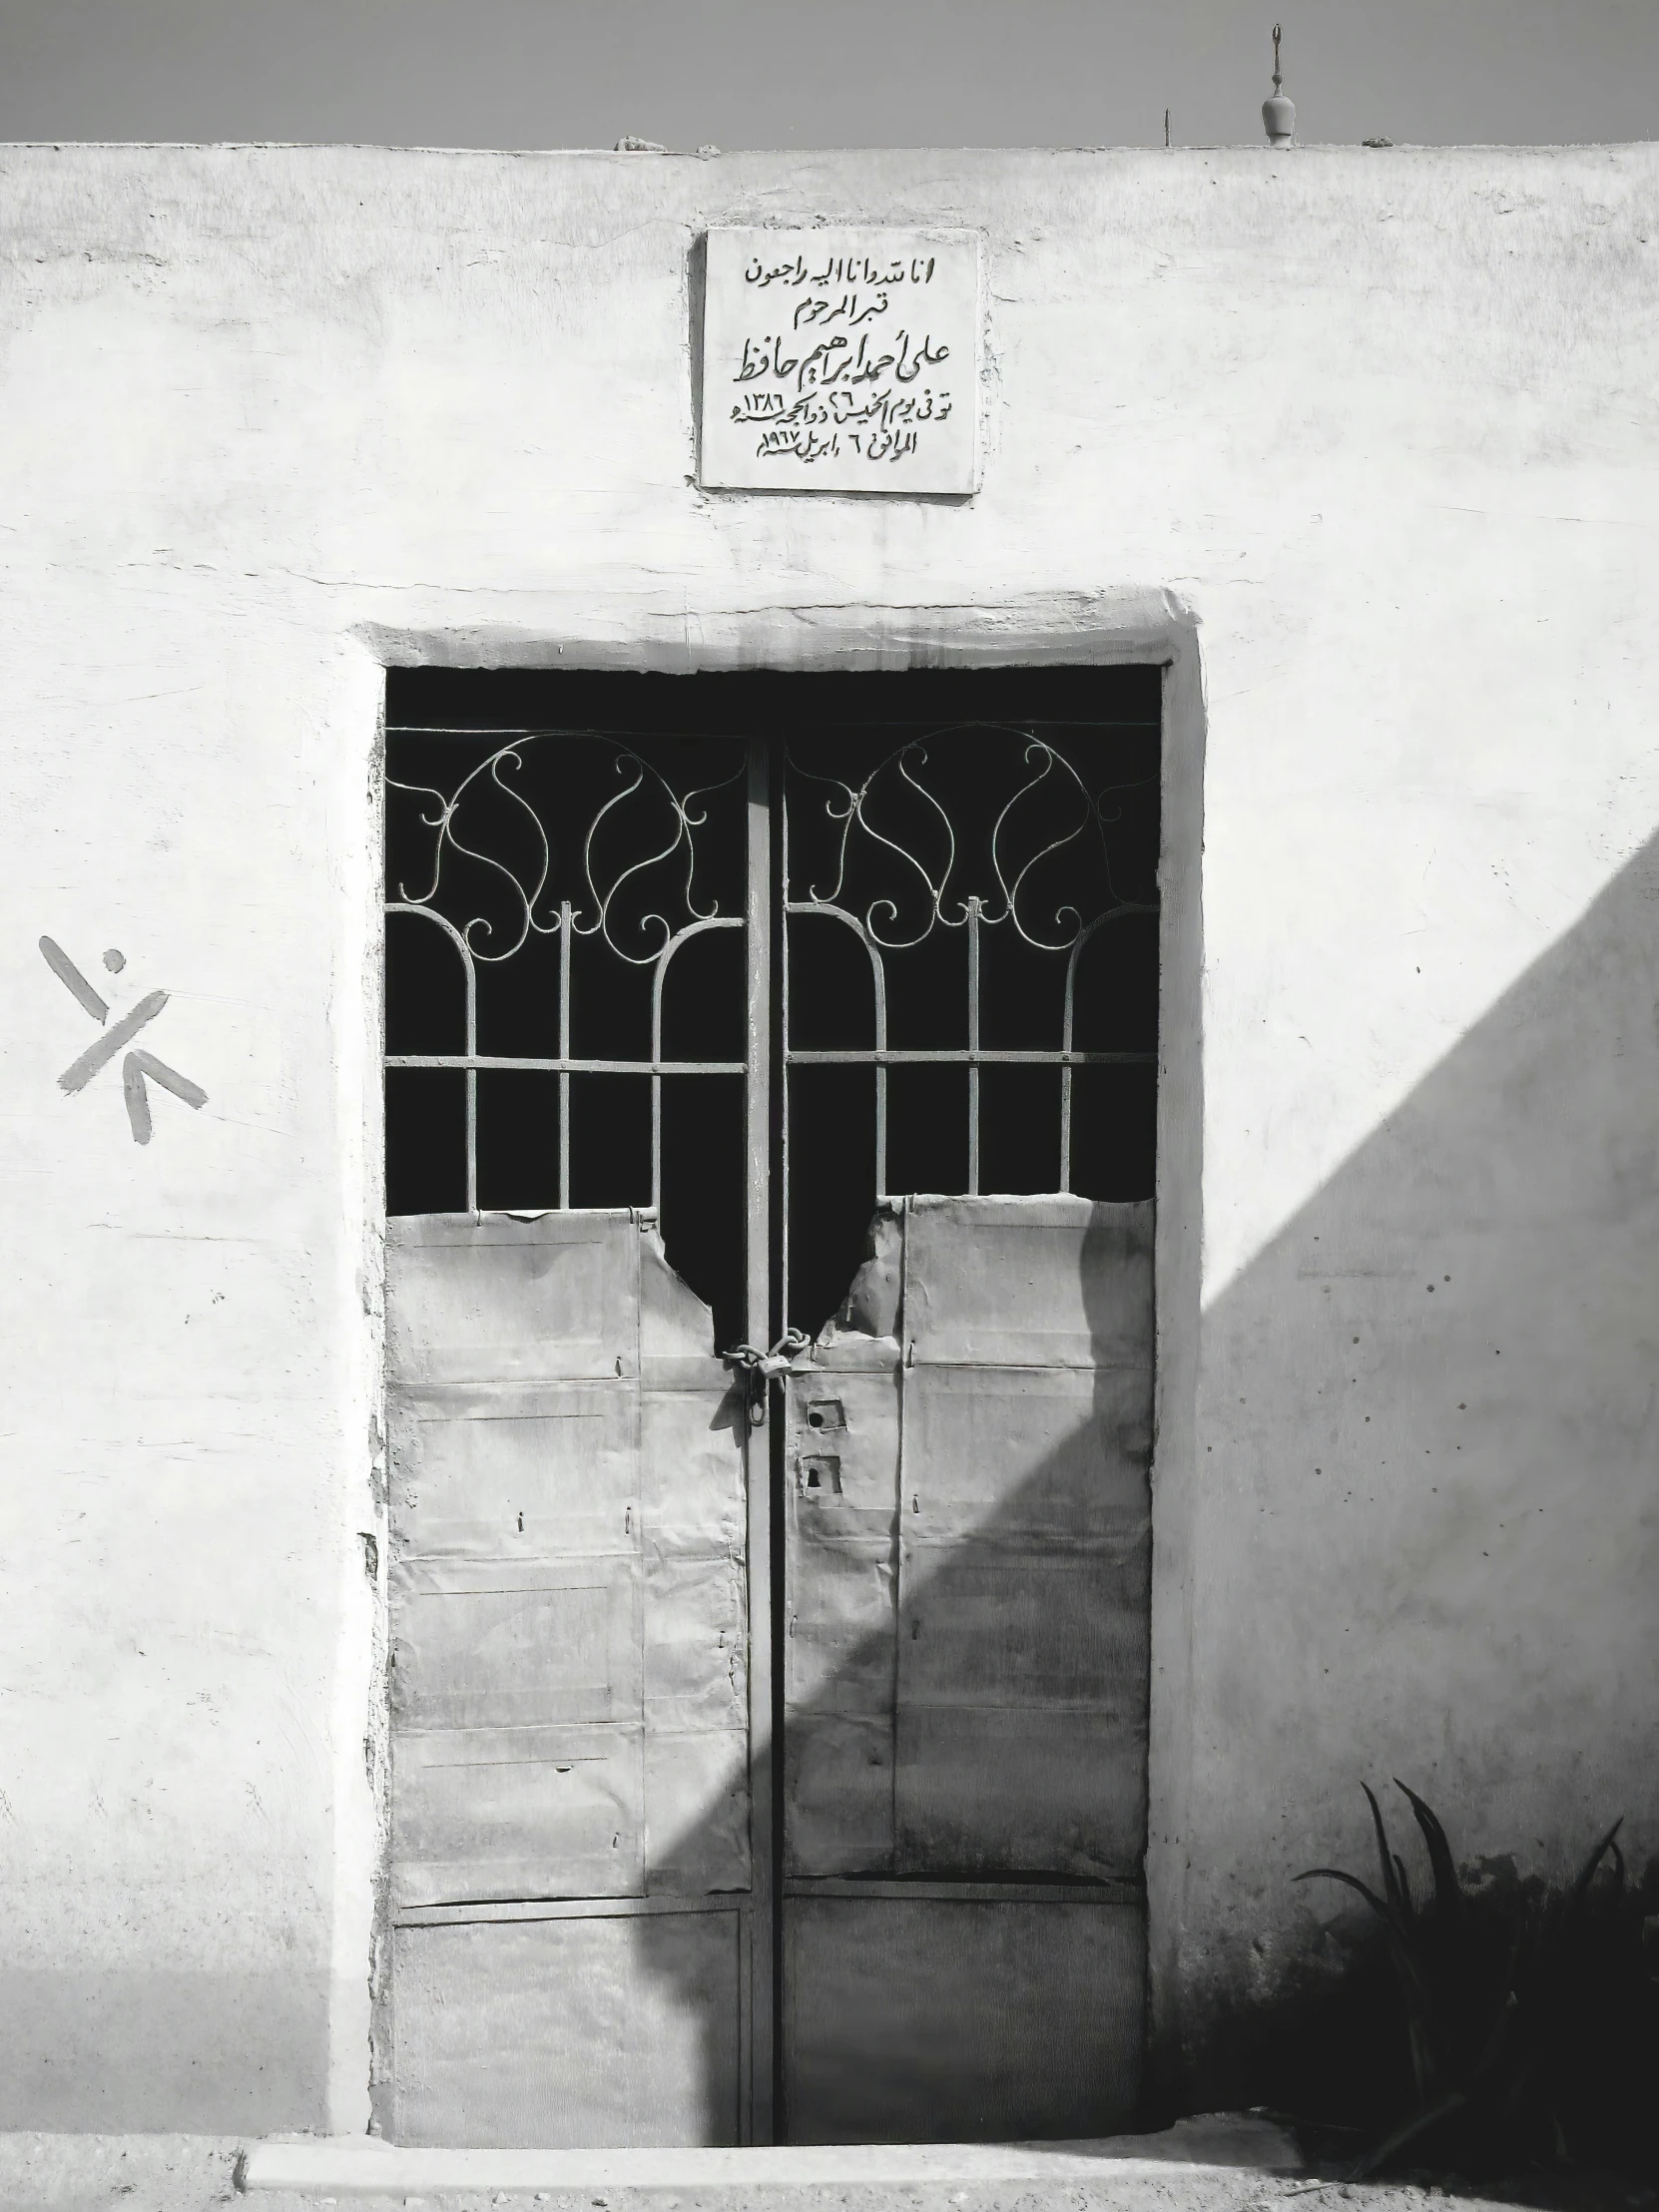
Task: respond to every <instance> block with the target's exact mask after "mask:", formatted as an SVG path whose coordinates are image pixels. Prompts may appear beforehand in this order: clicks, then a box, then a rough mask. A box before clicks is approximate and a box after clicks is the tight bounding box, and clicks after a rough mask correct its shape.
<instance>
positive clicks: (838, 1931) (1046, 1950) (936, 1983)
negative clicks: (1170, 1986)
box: [784, 1885, 1145, 2143]
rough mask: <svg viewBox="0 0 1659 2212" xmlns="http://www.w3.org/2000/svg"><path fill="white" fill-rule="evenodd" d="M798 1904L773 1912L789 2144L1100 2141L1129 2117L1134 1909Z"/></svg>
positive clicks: (1074, 1901) (942, 1901)
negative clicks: (786, 2058) (779, 1939)
mask: <svg viewBox="0 0 1659 2212" xmlns="http://www.w3.org/2000/svg"><path fill="white" fill-rule="evenodd" d="M880 1891H881V1894H879V1895H877V1896H873V1897H870V1896H856V1895H849V1894H842V1895H838V1896H823V1895H820V1896H816V1897H796V1898H793V1899H792V1900H791V1902H790V1905H789V1909H788V1911H787V1913H786V1916H785V1923H784V1926H785V1963H784V2021H785V2034H786V2037H787V2039H788V2040H787V2048H788V2051H789V2053H790V2072H789V2116H790V2132H791V2135H792V2137H793V2138H794V2139H795V2140H796V2141H798V2142H812V2143H856V2142H918V2141H919V2142H975V2141H979V2142H983V2141H997V2140H1001V2141H1008V2140H1015V2141H1018V2140H1021V2139H1027V2140H1028V2139H1032V2138H1041V2137H1074V2138H1075V2137H1080V2136H1081V2137H1088V2136H1101V2135H1109V2134H1112V2133H1114V2132H1116V2131H1118V2130H1120V2129H1123V2128H1125V2127H1128V2126H1130V2125H1131V2124H1132V2123H1133V2119H1134V2102H1135V2087H1136V2084H1137V2083H1138V2081H1139V2078H1140V2052H1141V2034H1142V2028H1141V1985H1142V1980H1143V1963H1142V1961H1143V1955H1144V1942H1145V1927H1144V1915H1143V1913H1142V1910H1141V1907H1140V1904H1139V1901H1138V1899H1136V1898H1135V1897H1134V1896H1133V1895H1128V1896H1125V1897H1124V1898H1122V1899H1121V1900H1119V1899H1115V1898H1114V1899H1101V1898H1095V1897H1091V1898H1088V1899H1078V1898H1076V1897H1075V1896H1067V1895H1065V1894H1063V1893H1062V1894H1059V1895H1055V1894H1053V1893H1050V1894H1049V1895H1048V1896H1047V1897H1042V1896H1040V1895H1039V1896H1033V1895H1032V1894H1031V1893H1030V1892H1026V1893H1024V1894H1023V1895H1019V1896H1008V1895H1000V1896H987V1895H985V1894H983V1893H980V1892H976V1891H974V1890H972V1889H971V1888H967V1887H964V1888H962V1889H961V1890H959V1891H957V1892H954V1893H952V1892H948V1891H943V1890H930V1891H924V1892H923V1893H922V1894H920V1895H912V1896H904V1895H901V1894H897V1892H896V1886H892V1887H888V1886H886V1885H882V1886H880Z"/></svg>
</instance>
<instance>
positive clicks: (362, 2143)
mask: <svg viewBox="0 0 1659 2212" xmlns="http://www.w3.org/2000/svg"><path fill="white" fill-rule="evenodd" d="M1302 2171H1304V2168H1303V2163H1302V2158H1301V2153H1300V2152H1299V2150H1298V2148H1297V2144H1296V2141H1295V2138H1294V2137H1293V2136H1292V2135H1291V2134H1290V2133H1289V2131H1288V2130H1287V2129H1285V2128H1283V2127H1280V2126H1278V2125H1276V2124H1275V2123H1274V2122H1273V2121H1271V2120H1268V2119H1265V2118H1262V2117H1260V2116H1258V2115H1257V2114H1254V2113H1230V2112H1220V2113H1206V2114H1203V2115H1201V2116H1200V2117H1198V2118H1194V2119H1188V2120H1180V2121H1178V2122H1177V2123H1176V2125H1175V2126H1174V2127H1171V2128H1166V2129H1165V2130H1163V2132H1162V2133H1160V2134H1157V2135H1113V2136H1108V2137H1106V2138H1104V2139H1103V2140H1101V2141H1099V2142H1074V2143H825V2144H812V2143H803V2144H777V2145H756V2146H755V2147H753V2148H747V2149H742V2150H700V2149H687V2150H467V2149H460V2148H456V2149H447V2148H436V2149H432V2148H420V2149H417V2148H412V2147H406V2146H402V2145H397V2144H392V2143H387V2142H384V2141H382V2140H381V2139H380V2138H379V2137H378V2136H372V2135H352V2136H330V2137H326V2138H318V2137H316V2136H309V2137H302V2138H296V2139H288V2140H285V2141H269V2142H263V2143H256V2144H255V2145H253V2147H252V2148H251V2149H250V2150H249V2151H248V2152H247V2154H246V2155H245V2157H244V2159H243V2162H242V2168H241V2172H240V2175H239V2180H240V2182H241V2186H242V2187H243V2188H244V2189H245V2190H248V2191H258V2190H278V2189H280V2190H285V2191H287V2192H288V2193H289V2194H290V2195H296V2196H300V2195H308V2196H331V2197H342V2196H379V2197H395V2196H414V2197H439V2196H444V2195H458V2194H461V2193H474V2192H477V2193H483V2192H496V2191H509V2192H513V2193H521V2192H524V2191H540V2192H545V2193H547V2194H548V2195H554V2194H560V2193H563V2192H565V2191H568V2190H588V2189H605V2190H635V2189H638V2190H655V2189H670V2190H674V2191H677V2192H679V2193H681V2194H682V2195H683V2194H685V2193H687V2192H700V2191H703V2190H710V2191H718V2190H722V2189H729V2190H749V2189H756V2188H764V2189H777V2190H783V2191H787V2190H790V2189H823V2188H826V2187H829V2188H835V2187H840V2188H847V2187H863V2186H869V2185H877V2186H882V2187H904V2186H922V2185H930V2186H932V2187H935V2188H936V2187H938V2186H940V2185H945V2184H958V2185H961V2186H964V2187H972V2186H973V2185H974V2184H985V2183H1005V2182H1016V2183H1032V2182H1045V2183H1061V2184H1069V2185H1072V2186H1075V2185H1076V2184H1078V2183H1079V2182H1085V2181H1093V2182H1099V2181H1100V2180H1101V2179H1102V2178H1103V2177H1104V2175H1105V2174H1106V2173H1109V2175H1110V2178H1111V2179H1112V2181H1114V2182H1129V2181H1132V2180H1135V2179H1145V2180H1157V2181H1159V2182H1163V2183H1166V2184H1167V2183H1169V2182H1171V2181H1173V2180H1175V2179H1176V2178H1177V2176H1178V2175H1179V2174H1180V2173H1182V2172H1185V2173H1188V2174H1190V2175H1192V2176H1193V2178H1194V2179H1195V2180H1196V2179H1197V2178H1199V2177H1200V2176H1205V2177H1211V2178H1218V2179H1219V2178H1221V2177H1222V2176H1224V2175H1227V2174H1237V2173H1240V2172H1244V2173H1253V2174H1258V2175H1262V2174H1284V2175H1289V2174H1296V2173H1301V2172H1302Z"/></svg>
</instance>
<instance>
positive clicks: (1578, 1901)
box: [1567, 1813, 1624, 1918]
mask: <svg viewBox="0 0 1659 2212" xmlns="http://www.w3.org/2000/svg"><path fill="white" fill-rule="evenodd" d="M1623 1826H1624V1815H1623V1814H1622V1813H1621V1814H1620V1815H1619V1817H1618V1819H1617V1820H1616V1821H1615V1822H1614V1823H1613V1825H1612V1827H1611V1828H1610V1829H1609V1830H1608V1831H1607V1833H1606V1835H1605V1836H1603V1838H1602V1839H1601V1841H1600V1843H1599V1844H1597V1846H1596V1848H1595V1850H1594V1851H1592V1852H1591V1854H1590V1856H1589V1858H1588V1859H1586V1860H1585V1862H1584V1864H1583V1866H1581V1867H1580V1868H1579V1870H1578V1879H1577V1881H1576V1882H1574V1884H1573V1886H1572V1890H1571V1893H1570V1894H1569V1896H1568V1898H1567V1913H1568V1915H1569V1917H1573V1918H1576V1916H1577V1914H1578V1913H1579V1911H1580V1909H1581V1908H1582V1906H1583V1903H1584V1900H1585V1898H1586V1897H1588V1895H1589V1892H1590V1884H1591V1883H1592V1882H1593V1881H1594V1880H1595V1878H1596V1869H1597V1868H1598V1867H1599V1866H1600V1865H1601V1862H1602V1861H1603V1860H1604V1859H1605V1858H1606V1856H1607V1854H1608V1853H1609V1852H1610V1851H1611V1850H1612V1849H1613V1848H1614V1846H1613V1839H1614V1837H1615V1836H1617V1834H1618V1832H1619V1830H1620V1829H1621V1828H1622V1827H1623Z"/></svg>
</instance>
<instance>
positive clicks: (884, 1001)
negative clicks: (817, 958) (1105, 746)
mask: <svg viewBox="0 0 1659 2212" xmlns="http://www.w3.org/2000/svg"><path fill="white" fill-rule="evenodd" d="M1145 781H1146V780H1145V779H1144V778H1142V779H1139V780H1137V783H1136V784H1129V785H1125V786H1122V787H1120V788H1119V790H1117V791H1114V790H1110V789H1109V790H1107V791H1105V792H1096V791H1095V790H1093V789H1092V788H1091V785H1090V783H1089V782H1087V781H1086V780H1085V778H1084V776H1083V774H1082V773H1080V771H1079V769H1078V767H1077V766H1076V765H1074V763H1073V762H1072V761H1071V760H1070V759H1068V758H1067V756H1066V754H1065V752H1063V751H1062V750H1060V746H1059V744H1058V743H1057V742H1053V740H1051V739H1050V738H1044V737H1040V736H1038V735H1037V734H1036V733H1035V732H1034V731H1033V730H1032V729H1029V728H1017V727H1013V726H1009V725H1005V724H994V723H984V724H957V725H954V726H948V727H945V728H941V729H939V730H936V731H934V732H933V733H931V734H930V735H929V736H927V737H925V738H920V737H916V738H911V739H909V740H908V741H906V742H905V743H903V744H901V745H899V746H897V747H896V748H894V749H893V750H892V751H890V752H888V753H886V754H885V755H884V756H883V757H881V758H880V759H878V760H877V761H876V762H875V764H874V766H873V767H871V768H869V769H868V770H867V771H866V772H865V773H864V774H863V775H862V776H861V777H860V778H859V779H858V781H856V782H852V781H849V780H847V779H845V778H844V777H842V776H838V775H833V774H826V773H824V772H823V771H822V770H820V769H812V768H808V767H806V766H805V765H803V764H802V763H801V762H800V761H799V760H797V759H796V758H794V757H793V756H792V758H791V760H790V778H789V782H788V786H787V789H788V793H789V797H788V801H787V806H786V815H785V839H786V846H785V851H786V858H785V885H786V891H785V911H786V913H787V914H789V915H791V916H799V917H804V918H805V917H816V918H822V919H825V920H828V921H831V922H835V923H838V924H840V925H841V926H842V927H843V928H846V929H849V930H850V931H851V932H852V934H853V935H854V936H855V937H856V938H857V940H858V942H859V943H860V944H861V945H862V946H863V948H864V950H865V952H866V954H867V956H868V960H869V978H870V1002H871V1012H872V1016H873V1035H872V1037H871V1040H870V1042H869V1043H868V1044H867V1045H863V1046H840V1047H830V1048H824V1047H820V1048H816V1049H815V1048H812V1047H805V1046H802V1045H800V1044H798V1043H797V1042H796V1041H795V1038H794V1035H793V1033H792V1028H791V1025H790V1022H789V1014H788V1006H789V992H790V983H791V970H790V967H789V964H788V963H789V960H790V958H791V956H792V953H793V949H794V946H793V939H786V955H785V957H786V967H785V1005H786V1016H785V1019H786V1035H785V1047H784V1059H785V1064H786V1066H788V1067H791V1068H806V1067H835V1066H839V1067H868V1068H870V1069H872V1070H873V1072H874V1079H875V1081H874V1093H875V1096H874V1117H875V1126H874V1137H875V1187H876V1193H877V1196H879V1197H885V1196H886V1195H887V1190H888V1178H887V1090H888V1071H889V1070H890V1069H892V1068H896V1067H921V1066H931V1067H960V1068H962V1069H964V1070H965V1071H966V1076H967V1085H966V1091H967V1097H966V1114H967V1128H966V1137H967V1143H966V1158H967V1176H966V1183H965V1190H966V1194H967V1195H968V1196H969V1197H975V1196H977V1195H978V1193H979V1187H980V1122H981V1099H980V1088H981V1072H982V1070H984V1069H985V1068H987V1067H1044V1068H1053V1069H1055V1070H1057V1071H1058V1075H1059V1164H1060V1174H1059V1182H1058V1188H1059V1189H1060V1190H1061V1191H1069V1190H1070V1189H1071V1187H1072V1136H1071V1132H1072V1104H1073V1073H1074V1070H1076V1069H1078V1068H1083V1067H1140V1066H1151V1065H1153V1064H1154V1063H1155V1062H1156V1059H1157V1053H1156V1051H1155V1050H1154V1049H1152V1048H1150V1047H1118V1048H1106V1049H1087V1050H1085V1049H1079V1047H1078V1045H1077V1043H1076V1027H1077V979H1078V967H1079V962H1080V961H1081V959H1082V957H1083V955H1084V953H1085V951H1086V950H1087V948H1088V947H1089V945H1090V944H1091V943H1092V942H1093V941H1094V939H1095V938H1096V937H1097V936H1098V935H1099V934H1100V932H1101V931H1103V930H1105V929H1107V928H1109V927H1111V926H1112V925H1113V924H1116V923H1122V922H1125V921H1127V920H1129V919H1130V918H1132V917H1135V916H1152V915H1155V914H1156V912H1157V901H1156V899H1155V898H1154V899H1147V898H1135V897H1130V896H1125V895H1123V894H1122V893H1121V892H1120V891H1119V890H1118V888H1117V886H1116V884H1115V882H1114V879H1113V867H1112V852H1111V848H1110V839H1109V834H1108V831H1109V827H1110V826H1111V825H1112V824H1115V823H1116V822H1118V821H1119V820H1121V808H1119V807H1118V806H1115V805H1114V804H1113V803H1114V801H1115V800H1116V799H1118V798H1119V797H1120V794H1121V792H1122V791H1128V790H1132V789H1136V788H1141V787H1144V784H1145ZM815 811H816V813H817V816H818V819H817V820H816V821H814V820H813V819H812V818H813V816H814V814H815ZM976 817H977V818H978V819H977V821H974V818H976ZM964 818H966V819H967V820H968V821H970V822H973V826H974V828H976V829H977V830H978V831H979V835H978V838H977V849H975V845H974V842H973V840H972V839H971V838H970V835H969V834H968V833H966V832H965V829H964ZM803 830H805V831H806V832H807V833H806V834H805V835H804V834H803V833H802V832H803ZM815 831H816V832H817V833H816V834H814V832H815ZM803 863H804V864H803ZM815 863H816V864H817V865H818V866H821V867H825V866H830V867H832V871H833V872H832V875H830V874H829V873H828V872H827V873H826V874H825V875H823V876H821V875H819V874H817V873H816V872H814V869H815ZM993 930H995V931H1003V932H1006V933H1007V934H1008V935H1009V936H1010V937H1011V938H1014V939H1017V940H1018V942H1019V943H1020V945H1021V946H1023V947H1024V949H1025V950H1026V951H1027V952H1028V953H1034V954H1036V955H1037V956H1038V957H1039V959H1042V958H1045V957H1046V958H1048V959H1051V960H1054V961H1058V962H1061V963H1063V982H1062V985H1061V990H1060V1005H1059V1024H1058V1034H1057V1036H1056V1037H1055V1039H1054V1042H1053V1043H1052V1044H1051V1045H1036V1046H1032V1045H1023V1046H1022V1045H1012V1044H1008V1043H1001V1044H998V1043H994V1042H990V1041H987V1038H986V1035H985V1023H984V988H983V983H984V978H983V960H982V948H983V945H984V939H985V933H986V932H987V931H993ZM951 931H960V933H961V936H962V939H963V946H964V951H965V960H964V962H963V963H962V964H963V967H964V970H965V972H964V973H963V975H962V978H961V984H962V1016H963V1028H964V1036H963V1041H962V1043H961V1044H960V1045H959V1046H938V1045H934V1046H920V1045H905V1044H903V1043H895V1042H894V1041H893V1039H892V1037H891V1035H890V1034H889V1021H888V963H889V962H890V961H891V960H892V959H893V958H894V957H895V956H902V955H905V954H910V953H914V952H917V951H918V950H919V949H920V948H921V947H922V946H924V945H925V944H926V943H927V942H928V941H929V939H931V938H933V937H934V935H935V933H944V932H951Z"/></svg>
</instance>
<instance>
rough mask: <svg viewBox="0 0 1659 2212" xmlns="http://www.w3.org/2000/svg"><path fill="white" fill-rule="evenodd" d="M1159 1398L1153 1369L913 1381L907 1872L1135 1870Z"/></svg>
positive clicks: (939, 1374) (900, 1806) (1024, 1371)
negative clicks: (1153, 1415)
mask: <svg viewBox="0 0 1659 2212" xmlns="http://www.w3.org/2000/svg"><path fill="white" fill-rule="evenodd" d="M935 1257H936V1248H935ZM1150 1392H1151V1373H1150V1367H1149V1366H1143V1367H1142V1368H1141V1369H1140V1370H1139V1371H1138V1372H1130V1371H1125V1370H1122V1369H1108V1370H1105V1371H1103V1372H1100V1373H1097V1374H1093V1375H1091V1374H1089V1373H1087V1372H1085V1371H1083V1370H1079V1369H1068V1368H1061V1369H1030V1368H1017V1369H1009V1368H1000V1369H999V1368H989V1367H968V1368H932V1369H928V1368H923V1367H921V1366H917V1367H916V1368H914V1369H912V1370H910V1371H909V1372H907V1373H906V1375H905V1378H904V1510H903V1511H902V1513H901V1514H900V1516H899V1524H900V1532H901V1533H900V1552H899V1637H898V1733H897V1747H898V1748H897V1765H896V1774H897V1780H896V1806H897V1865H898V1868H899V1871H900V1872H902V1873H906V1874H929V1873H944V1872H946V1871H951V1870H956V1871H965V1872H972V1873H976V1874H981V1875H1004V1876H1009V1875H1017V1874H1021V1873H1055V1874H1071V1875H1092V1876H1110V1875H1120V1874H1127V1873H1130V1872H1132V1871H1133V1870H1134V1868H1135V1867H1136V1866H1137V1865H1138V1863H1139V1859H1140V1852H1141V1843H1142V1837H1143V1833H1144V1829H1145V1814H1146V1791H1145V1767H1146V1696H1147V1663H1148V1658H1147V1638H1148V1628H1149V1605H1148V1587H1149V1586H1148V1575H1149V1571H1150V1550H1149V1540H1150V1520H1149V1512H1148V1497H1147V1460H1148V1454H1149V1447H1150V1434H1149V1419H1148V1415H1149V1409H1150Z"/></svg>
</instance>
